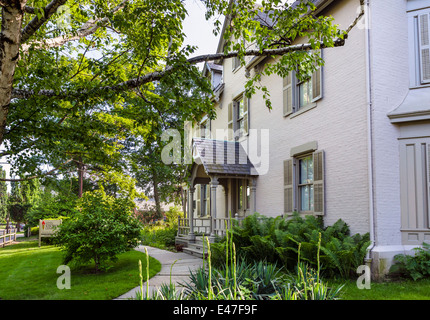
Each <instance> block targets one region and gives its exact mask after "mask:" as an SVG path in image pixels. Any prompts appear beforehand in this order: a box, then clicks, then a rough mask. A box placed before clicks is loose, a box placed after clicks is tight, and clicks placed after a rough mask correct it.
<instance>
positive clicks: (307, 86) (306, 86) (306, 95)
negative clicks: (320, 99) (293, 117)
mask: <svg viewBox="0 0 430 320" xmlns="http://www.w3.org/2000/svg"><path fill="white" fill-rule="evenodd" d="M311 101H312V81H311V80H308V81H306V82H302V83H301V84H300V85H299V108H301V107H304V106H307V105H308V104H310V103H311Z"/></svg>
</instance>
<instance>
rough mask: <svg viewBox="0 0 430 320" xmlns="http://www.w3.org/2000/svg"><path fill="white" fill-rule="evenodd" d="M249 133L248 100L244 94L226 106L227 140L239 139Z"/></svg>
mask: <svg viewBox="0 0 430 320" xmlns="http://www.w3.org/2000/svg"><path fill="white" fill-rule="evenodd" d="M248 132H249V99H248V98H247V97H246V96H245V93H243V94H241V95H239V96H238V97H237V98H236V99H234V100H233V101H232V102H231V103H230V104H229V105H228V140H230V141H231V140H233V138H235V139H239V138H241V137H244V136H246V135H248Z"/></svg>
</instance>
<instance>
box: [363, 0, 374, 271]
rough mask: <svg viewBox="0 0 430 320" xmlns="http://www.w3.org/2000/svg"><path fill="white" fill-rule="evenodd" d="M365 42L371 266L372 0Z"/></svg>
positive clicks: (367, 9) (367, 6)
mask: <svg viewBox="0 0 430 320" xmlns="http://www.w3.org/2000/svg"><path fill="white" fill-rule="evenodd" d="M365 20H366V23H365V34H366V35H365V37H366V40H365V43H366V82H367V86H366V96H367V128H368V131H367V140H368V141H367V143H368V159H367V161H368V183H369V235H370V242H371V243H370V245H369V247H368V248H367V253H366V258H365V259H364V261H365V263H366V265H367V266H368V267H369V268H371V264H372V258H371V252H372V250H373V248H374V247H375V243H376V241H375V207H374V174H373V112H372V108H373V105H372V66H371V42H370V0H366V3H365Z"/></svg>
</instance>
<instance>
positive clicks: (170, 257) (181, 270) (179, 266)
mask: <svg viewBox="0 0 430 320" xmlns="http://www.w3.org/2000/svg"><path fill="white" fill-rule="evenodd" d="M145 247H146V249H147V250H148V254H149V256H151V257H153V258H154V259H157V260H158V261H160V263H161V270H160V272H159V273H157V274H156V275H155V276H154V277H152V278H151V279H149V294H150V296H152V292H153V291H154V290H157V288H158V287H159V286H160V285H161V284H163V283H166V284H169V283H170V271H171V272H172V282H173V283H176V284H179V283H183V282H185V281H188V280H189V275H190V270H196V269H198V268H200V267H201V266H203V260H202V259H201V258H198V257H195V256H191V255H189V254H186V253H183V252H178V253H175V252H170V251H166V250H161V249H157V248H153V247H148V246H139V247H137V248H136V250H138V251H141V252H145ZM175 261H176V262H175ZM172 264H174V265H173V268H172V270H170V269H171V267H172ZM143 271H145V270H143ZM139 290H140V286H139V287H136V288H134V289H132V290H131V291H129V292H127V293H125V294H123V295H121V296H119V297H118V298H116V299H115V300H123V299H134V298H135V297H136V294H137V292H138V291H139ZM143 290H144V294H146V283H144V284H143Z"/></svg>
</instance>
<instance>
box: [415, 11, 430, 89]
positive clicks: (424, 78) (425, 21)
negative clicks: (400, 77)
mask: <svg viewBox="0 0 430 320" xmlns="http://www.w3.org/2000/svg"><path fill="white" fill-rule="evenodd" d="M418 29H419V45H420V52H419V56H420V67H421V68H420V71H421V83H430V21H429V14H427V13H426V14H421V15H420V16H419V21H418Z"/></svg>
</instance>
